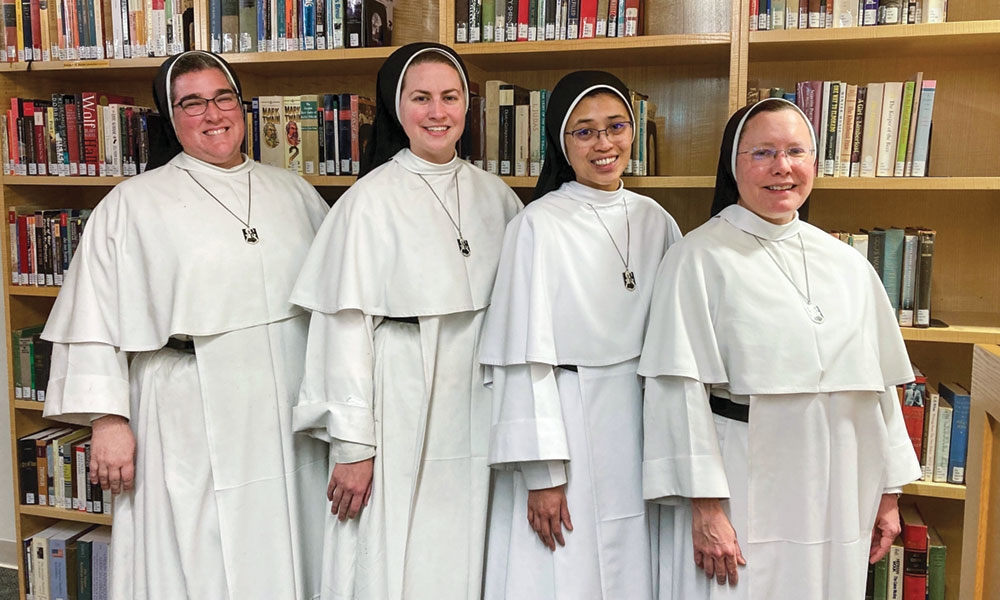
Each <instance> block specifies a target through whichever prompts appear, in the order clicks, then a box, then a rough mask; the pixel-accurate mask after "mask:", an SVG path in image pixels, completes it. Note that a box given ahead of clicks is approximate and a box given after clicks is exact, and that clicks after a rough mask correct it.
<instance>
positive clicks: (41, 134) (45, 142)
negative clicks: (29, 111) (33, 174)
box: [34, 102, 49, 175]
mask: <svg viewBox="0 0 1000 600" xmlns="http://www.w3.org/2000/svg"><path fill="white" fill-rule="evenodd" d="M47 104H48V103H46V102H39V103H38V106H36V107H35V117H34V119H35V125H34V131H35V163H36V164H37V165H38V174H39V175H47V174H48V166H49V139H48V134H47V129H48V128H47V127H46V125H45V117H46V112H45V108H46V105H47Z"/></svg>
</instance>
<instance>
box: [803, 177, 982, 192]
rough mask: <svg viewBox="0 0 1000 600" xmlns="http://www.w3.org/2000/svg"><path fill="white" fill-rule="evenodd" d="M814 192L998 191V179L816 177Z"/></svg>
mask: <svg viewBox="0 0 1000 600" xmlns="http://www.w3.org/2000/svg"><path fill="white" fill-rule="evenodd" d="M813 189H815V190H915V191H929V190H940V191H977V190H1000V177H817V178H816V179H815V183H814V184H813Z"/></svg>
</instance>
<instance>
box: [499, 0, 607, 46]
mask: <svg viewBox="0 0 1000 600" xmlns="http://www.w3.org/2000/svg"><path fill="white" fill-rule="evenodd" d="M530 8H531V2H529V1H528V0H519V1H518V3H517V41H519V42H527V41H528V14H529V10H528V9H530ZM595 12H596V11H595Z"/></svg>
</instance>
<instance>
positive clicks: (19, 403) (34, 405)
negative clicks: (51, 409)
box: [14, 400, 45, 412]
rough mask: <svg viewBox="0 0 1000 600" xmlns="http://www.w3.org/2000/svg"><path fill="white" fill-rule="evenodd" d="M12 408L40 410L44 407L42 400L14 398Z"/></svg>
mask: <svg viewBox="0 0 1000 600" xmlns="http://www.w3.org/2000/svg"><path fill="white" fill-rule="evenodd" d="M14 408H17V409H20V410H35V411H38V412H42V410H43V409H44V408H45V403H44V402H36V401H34V400H14Z"/></svg>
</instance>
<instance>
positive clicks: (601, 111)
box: [565, 93, 632, 192]
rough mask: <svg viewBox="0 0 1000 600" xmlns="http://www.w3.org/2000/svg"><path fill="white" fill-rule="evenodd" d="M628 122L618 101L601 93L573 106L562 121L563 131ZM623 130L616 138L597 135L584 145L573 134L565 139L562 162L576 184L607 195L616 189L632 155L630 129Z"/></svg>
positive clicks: (602, 127) (605, 126)
mask: <svg viewBox="0 0 1000 600" xmlns="http://www.w3.org/2000/svg"><path fill="white" fill-rule="evenodd" d="M630 119H631V117H630V115H629V112H628V108H627V107H626V106H625V103H624V102H622V100H621V98H619V97H618V96H615V95H613V94H608V93H601V94H596V95H594V96H587V97H585V98H584V99H583V100H580V102H579V103H577V105H576V107H575V108H574V109H573V112H572V113H570V115H569V119H567V121H566V128H565V131H566V132H569V131H578V130H580V129H598V130H600V129H606V128H610V127H612V126H613V125H614V124H616V123H621V122H623V121H629V120H630ZM624 129H625V131H624V132H620V133H619V134H618V135H615V134H610V135H609V133H599V134H597V135H596V136H595V137H592V138H591V139H590V140H588V141H586V142H581V141H580V140H579V139H577V137H576V136H573V135H566V136H565V138H566V159H567V160H568V161H569V165H570V166H571V167H573V173H574V174H575V175H576V180H577V181H578V182H579V183H582V184H583V185H586V186H589V187H592V188H596V189H599V190H604V191H608V192H611V191H614V190H617V189H618V185H619V183H620V182H621V177H622V173H624V172H625V166H626V165H627V164H628V159H629V156H630V155H631V153H632V128H631V127H625V128H624ZM608 131H609V132H610V131H612V129H609V130H608Z"/></svg>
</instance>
